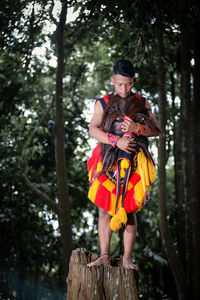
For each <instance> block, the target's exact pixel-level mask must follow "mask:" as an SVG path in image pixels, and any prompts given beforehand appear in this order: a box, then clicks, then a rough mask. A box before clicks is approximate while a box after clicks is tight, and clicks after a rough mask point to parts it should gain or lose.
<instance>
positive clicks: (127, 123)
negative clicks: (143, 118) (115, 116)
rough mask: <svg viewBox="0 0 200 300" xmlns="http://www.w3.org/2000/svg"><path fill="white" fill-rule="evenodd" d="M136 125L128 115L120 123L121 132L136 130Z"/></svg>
mask: <svg viewBox="0 0 200 300" xmlns="http://www.w3.org/2000/svg"><path fill="white" fill-rule="evenodd" d="M136 130H137V125H136V123H135V122H134V121H133V120H132V119H131V118H129V117H125V118H124V122H123V125H122V131H123V132H136Z"/></svg>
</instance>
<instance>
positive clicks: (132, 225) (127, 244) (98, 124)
mask: <svg viewBox="0 0 200 300" xmlns="http://www.w3.org/2000/svg"><path fill="white" fill-rule="evenodd" d="M134 77H135V71H134V67H133V65H132V63H131V62H130V61H128V60H119V61H117V62H116V63H115V65H114V67H113V76H112V77H111V79H110V80H111V83H112V84H113V86H114V93H112V94H108V95H106V96H105V97H103V98H101V99H97V101H96V103H95V109H94V114H93V117H92V120H91V123H90V127H89V133H90V136H92V137H93V138H95V139H96V140H98V141H99V143H100V144H109V145H112V146H113V147H116V148H118V149H121V150H123V151H125V152H126V153H128V154H131V153H132V152H133V151H135V145H136V142H135V140H134V138H130V137H129V136H126V135H123V136H121V137H116V136H113V135H109V134H108V133H107V132H105V131H104V130H103V127H102V120H103V116H104V110H105V107H106V105H107V104H108V103H109V101H110V100H111V99H112V97H113V96H115V95H119V97H120V98H121V99H126V98H127V97H128V96H129V95H131V94H132V87H133V85H134ZM136 95H137V94H136ZM137 96H138V97H141V96H139V95H137ZM141 99H142V97H141ZM144 101H145V107H146V108H147V110H148V115H149V117H150V118H151V119H152V120H153V121H154V122H155V124H157V121H156V119H155V117H154V115H153V114H152V112H151V108H150V105H149V103H148V102H147V100H146V99H145V100H144ZM143 127H144V126H143ZM143 127H142V126H139V124H138V123H136V122H135V121H134V120H133V119H131V118H125V119H124V121H123V122H122V123H121V131H122V132H123V133H131V134H133V135H134V134H136V133H137V135H140V134H141V135H143V134H144V135H146V136H156V135H159V133H160V131H159V129H158V128H159V127H157V129H156V127H155V128H154V129H152V128H151V129H150V128H148V126H145V130H143V129H144V128H143ZM145 138H146V137H145ZM100 144H99V145H100ZM96 148H98V146H97V147H96ZM98 149H100V148H98ZM94 152H95V154H94V153H93V158H92V164H93V165H94V160H95V159H94V156H95V157H96V158H97V160H98V162H99V161H100V159H99V158H98V156H99V157H100V156H101V154H100V151H99V150H98V151H97V149H96V150H95V151H94ZM98 162H96V166H97V165H98ZM97 168H98V167H97ZM97 172H98V171H97V170H96V171H95V174H97ZM96 180H97V178H96ZM90 182H91V186H92V185H93V186H94V185H95V175H94V177H93V178H90ZM98 184H99V183H98ZM98 192H99V193H101V191H100V189H99V190H98ZM110 192H111V190H110ZM95 193H97V192H95ZM89 194H90V193H89ZM95 197H96V195H95ZM89 198H90V199H91V198H92V197H90V196H89ZM93 198H94V197H93ZM91 200H92V199H91ZM92 201H93V200H92ZM93 202H94V204H96V205H97V206H99V220H98V234H99V242H100V249H101V255H100V257H99V258H98V259H97V260H96V261H94V262H92V263H90V264H88V267H92V266H100V265H102V264H103V265H109V264H110V261H109V249H110V240H111V236H112V229H111V228H110V220H111V216H112V214H110V213H109V212H108V210H109V209H107V210H106V209H104V205H98V202H97V203H95V201H93ZM136 231H137V221H136V212H135V211H132V212H129V211H128V212H127V222H126V224H125V226H124V231H123V242H124V254H123V262H122V263H123V267H124V268H128V269H129V268H130V269H136V270H138V267H137V266H136V265H134V264H133V263H132V261H131V254H132V250H133V245H134V242H135V238H136Z"/></svg>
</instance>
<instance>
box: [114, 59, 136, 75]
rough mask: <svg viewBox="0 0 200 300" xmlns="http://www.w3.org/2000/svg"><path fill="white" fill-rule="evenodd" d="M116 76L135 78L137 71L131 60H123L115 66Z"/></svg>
mask: <svg viewBox="0 0 200 300" xmlns="http://www.w3.org/2000/svg"><path fill="white" fill-rule="evenodd" d="M116 74H120V75H122V76H125V77H130V78H133V77H134V76H135V69H134V67H133V65H132V63H131V62H130V61H129V60H127V59H121V60H118V61H117V62H116V63H115V64H114V67H113V75H116Z"/></svg>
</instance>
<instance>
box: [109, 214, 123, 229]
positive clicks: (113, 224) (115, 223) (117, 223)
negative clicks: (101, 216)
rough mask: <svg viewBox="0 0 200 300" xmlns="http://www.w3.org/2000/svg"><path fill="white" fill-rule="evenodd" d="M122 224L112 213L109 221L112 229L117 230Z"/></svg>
mask: <svg viewBox="0 0 200 300" xmlns="http://www.w3.org/2000/svg"><path fill="white" fill-rule="evenodd" d="M121 226H122V223H121V221H120V220H119V218H118V216H117V215H114V217H112V219H111V221H110V228H111V230H113V231H117V230H119V229H120V227H121Z"/></svg>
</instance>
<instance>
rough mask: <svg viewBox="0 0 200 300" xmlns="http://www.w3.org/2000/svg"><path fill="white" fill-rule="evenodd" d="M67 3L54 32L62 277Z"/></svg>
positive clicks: (68, 247)
mask: <svg viewBox="0 0 200 300" xmlns="http://www.w3.org/2000/svg"><path fill="white" fill-rule="evenodd" d="M66 14H67V3H66V2H63V4H62V10H61V14H60V20H59V23H58V25H57V31H56V46H57V73H56V120H55V155H56V173H57V182H58V197H59V203H58V218H59V227H60V231H61V240H62V246H63V267H64V275H66V274H67V273H68V268H69V267H68V266H69V260H70V255H71V251H72V232H71V222H70V203H69V195H68V187H67V171H66V160H65V146H64V120H63V71H64V54H63V52H64V51H63V50H64V46H63V35H64V27H65V22H66Z"/></svg>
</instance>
